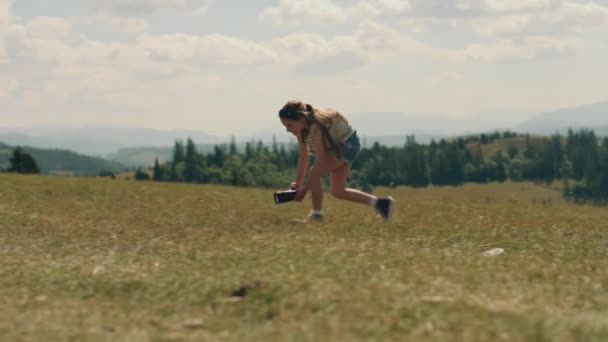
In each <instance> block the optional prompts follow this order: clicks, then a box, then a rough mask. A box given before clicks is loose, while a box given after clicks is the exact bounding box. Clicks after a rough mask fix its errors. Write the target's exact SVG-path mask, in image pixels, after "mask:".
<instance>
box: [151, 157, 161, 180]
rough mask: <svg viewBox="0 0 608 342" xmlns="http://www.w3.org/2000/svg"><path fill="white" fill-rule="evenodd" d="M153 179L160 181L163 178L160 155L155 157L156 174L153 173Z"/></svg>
mask: <svg viewBox="0 0 608 342" xmlns="http://www.w3.org/2000/svg"><path fill="white" fill-rule="evenodd" d="M152 179H153V180H155V181H160V180H162V179H163V174H162V171H161V168H160V164H159V163H158V157H155V158H154V174H153V175H152Z"/></svg>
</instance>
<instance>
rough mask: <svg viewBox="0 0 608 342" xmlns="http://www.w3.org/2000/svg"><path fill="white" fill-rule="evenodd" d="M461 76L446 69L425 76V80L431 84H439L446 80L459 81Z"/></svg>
mask: <svg viewBox="0 0 608 342" xmlns="http://www.w3.org/2000/svg"><path fill="white" fill-rule="evenodd" d="M462 78H463V76H462V75H461V74H460V73H457V72H453V71H448V72H444V73H440V74H435V75H429V76H427V77H425V79H424V80H425V81H426V82H427V83H429V84H431V85H440V84H445V83H447V82H455V81H460V80H461V79H462Z"/></svg>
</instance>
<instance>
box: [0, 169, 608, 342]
mask: <svg viewBox="0 0 608 342" xmlns="http://www.w3.org/2000/svg"><path fill="white" fill-rule="evenodd" d="M385 192H390V193H391V194H392V195H393V197H395V198H396V200H397V208H396V212H395V215H394V217H393V220H392V221H391V222H389V223H384V222H382V221H381V220H380V219H379V218H378V217H376V216H375V215H374V214H373V212H372V211H371V209H370V208H367V207H363V206H360V205H356V204H350V203H345V202H340V201H337V200H334V199H332V198H327V200H326V214H327V217H326V222H325V223H323V224H316V225H309V226H306V225H300V224H293V223H291V220H292V219H293V218H297V217H301V216H302V215H304V214H306V212H307V209H308V203H306V204H297V203H290V204H285V205H281V206H275V205H273V204H272V194H271V191H268V190H260V189H240V188H230V187H220V186H200V185H198V186H196V185H183V184H166V183H164V184H163V183H147V182H127V181H120V180H106V179H78V178H61V177H38V176H32V177H25V176H16V175H7V174H4V175H0V306H1V308H2V310H0V336H3V338H4V339H5V340H10V341H22V340H23V341H32V340H34V341H59V340H61V341H65V340H77V341H80V340H99V341H103V340H108V341H165V340H197V341H198V340H232V341H237V340H238V341H241V340H263V341H273V340H278V341H285V340H288V341H289V340H296V341H318V340H331V341H350V340H424V341H427V340H436V341H446V340H458V341H460V340H465V341H466V340H475V341H485V340H504V341H518V340H531V341H542V340H566V341H567V340H588V341H603V340H606V339H608V291H607V289H608V240H607V239H606V236H607V231H606V222H608V210H606V208H601V207H593V206H575V205H571V204H568V203H565V202H564V201H563V200H562V199H561V196H560V194H559V192H556V191H553V190H550V189H545V188H541V187H537V186H534V185H531V184H502V185H499V184H493V185H466V186H463V187H459V188H430V189H419V190H415V189H409V188H399V189H394V190H390V191H389V190H380V191H379V193H381V194H384V193H385ZM493 247H501V248H504V250H505V252H504V253H503V254H501V255H499V256H495V257H483V256H481V253H482V252H484V251H485V250H488V249H490V248H493ZM237 290H240V291H237ZM233 292H234V293H233ZM237 292H241V293H240V294H241V295H243V294H244V296H241V297H239V296H234V295H236V294H238V293H237Z"/></svg>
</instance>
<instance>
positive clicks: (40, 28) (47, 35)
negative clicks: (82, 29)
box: [25, 17, 72, 40]
mask: <svg viewBox="0 0 608 342" xmlns="http://www.w3.org/2000/svg"><path fill="white" fill-rule="evenodd" d="M25 30H26V32H27V35H28V38H31V39H58V40H65V39H67V38H69V37H70V36H71V35H72V24H71V23H70V22H69V21H68V20H67V19H65V18H59V17H36V18H34V19H32V20H30V21H29V22H27V23H26V24H25Z"/></svg>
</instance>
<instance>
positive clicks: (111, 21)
mask: <svg viewBox="0 0 608 342" xmlns="http://www.w3.org/2000/svg"><path fill="white" fill-rule="evenodd" d="M71 21H72V22H73V23H74V24H84V25H95V26H97V25H100V26H101V27H103V28H104V29H105V30H106V31H108V32H115V33H128V34H136V33H142V32H145V31H146V30H147V29H148V23H147V22H146V21H145V20H144V19H141V18H134V17H116V16H109V15H105V14H98V15H95V16H84V17H75V18H73V19H71Z"/></svg>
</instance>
